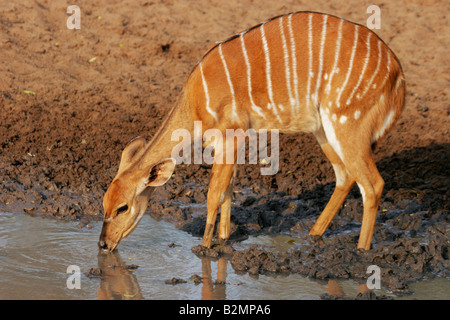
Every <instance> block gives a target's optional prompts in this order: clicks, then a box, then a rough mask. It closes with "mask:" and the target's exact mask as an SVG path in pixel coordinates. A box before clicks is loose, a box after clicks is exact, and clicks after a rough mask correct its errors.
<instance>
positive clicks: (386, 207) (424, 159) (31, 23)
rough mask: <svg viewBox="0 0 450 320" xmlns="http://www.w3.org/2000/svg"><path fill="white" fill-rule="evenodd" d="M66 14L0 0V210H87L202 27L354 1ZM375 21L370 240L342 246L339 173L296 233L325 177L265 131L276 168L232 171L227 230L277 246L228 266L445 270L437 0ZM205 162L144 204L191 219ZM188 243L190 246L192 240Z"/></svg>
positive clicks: (130, 6) (441, 11)
mask: <svg viewBox="0 0 450 320" xmlns="http://www.w3.org/2000/svg"><path fill="white" fill-rule="evenodd" d="M77 5H78V6H79V7H80V8H81V14H82V22H81V29H80V30H68V29H67V28H66V19H67V17H68V15H67V14H66V8H67V3H66V2H65V1H49V0H40V1H34V2H30V1H25V0H23V1H14V2H12V1H10V2H8V3H5V4H2V8H1V13H0V30H1V31H0V43H1V48H2V49H1V52H2V54H1V58H0V74H1V77H0V111H1V117H0V177H1V180H0V190H1V192H0V210H1V211H8V212H23V211H25V212H26V213H28V214H32V215H50V216H55V217H58V218H64V219H82V218H83V219H86V217H88V218H90V219H101V218H102V208H101V199H102V196H103V193H104V192H105V190H106V188H107V186H108V184H109V183H110V181H111V180H112V178H113V176H114V175H115V172H116V170H117V166H118V163H119V158H120V153H121V150H122V148H123V147H124V146H125V145H126V143H127V142H128V141H129V140H131V139H132V138H134V137H136V136H138V135H139V136H143V137H146V138H151V137H152V135H153V133H154V132H155V131H156V129H157V128H158V126H159V124H160V123H161V121H162V118H163V117H164V116H165V114H166V112H167V110H168V109H169V108H170V106H171V105H172V103H173V102H174V101H175V99H176V97H177V95H178V93H179V92H180V89H181V87H182V86H183V83H184V81H185V80H186V78H187V75H188V74H189V73H190V71H191V69H192V67H193V66H194V65H195V63H196V62H197V61H198V59H199V58H200V57H201V55H202V54H203V52H204V51H205V50H206V49H207V48H208V47H209V46H210V45H211V44H213V43H214V42H215V41H217V40H220V39H224V38H226V37H228V36H229V35H231V34H233V33H235V32H238V31H240V30H243V29H246V28H248V27H250V26H252V25H254V24H256V23H258V22H261V21H264V20H266V19H267V18H270V17H272V16H275V15H278V14H282V13H286V12H290V11H297V10H314V11H322V12H327V13H331V14H334V15H338V16H342V17H345V18H347V19H349V20H352V21H355V22H359V23H363V24H364V23H365V21H366V19H367V17H368V14H367V13H366V7H365V6H362V5H361V4H360V3H359V2H358V1H356V0H355V1H354V0H350V1H346V2H345V3H343V2H342V1H325V0H319V1H314V2H312V1H311V3H308V2H305V1H303V2H301V3H300V2H298V1H284V2H283V3H279V2H276V1H258V2H257V1H252V0H248V1H242V0H239V1H227V2H223V1H206V0H205V1H195V2H194V1H173V0H172V1H170V0H169V1H137V0H126V1H106V0H101V1H97V2H96V4H95V5H94V4H92V3H91V2H90V1H78V2H77ZM380 7H381V12H382V16H381V17H382V28H381V30H378V31H377V33H378V34H379V35H380V36H381V37H382V38H383V39H384V40H385V41H386V43H387V44H388V45H389V46H390V47H391V48H392V49H393V50H394V52H395V53H396V54H397V56H398V57H399V59H400V61H401V62H402V65H403V69H404V71H405V75H406V79H407V90H408V91H407V100H406V108H405V112H404V113H403V115H402V117H401V119H400V121H399V122H398V123H397V125H396V126H395V128H394V129H393V130H392V132H391V133H390V134H389V136H388V137H387V139H386V140H385V141H384V143H383V145H381V146H380V147H379V148H378V150H377V151H376V159H377V164H378V167H379V169H380V172H381V175H382V176H383V177H384V179H385V181H386V187H385V190H384V193H383V197H382V200H381V206H380V211H379V215H378V220H377V222H378V224H377V227H376V231H375V237H374V249H373V250H371V251H370V252H361V251H357V250H356V249H355V246H356V241H357V235H358V232H359V223H360V221H361V213H362V206H361V199H360V194H359V191H358V190H357V189H356V188H355V189H354V190H352V192H351V193H350V195H349V197H348V199H347V200H346V202H345V204H344V206H343V208H342V209H341V210H340V212H339V213H338V216H337V217H336V218H335V220H334V221H333V223H332V225H331V227H330V230H329V231H327V233H326V234H325V243H324V244H322V243H319V242H317V241H316V240H313V239H310V238H309V237H307V232H308V231H309V228H310V227H311V226H312V224H313V223H314V221H315V219H316V218H317V216H318V214H319V213H320V211H321V210H322V209H323V208H324V206H325V204H326V202H327V201H328V199H329V197H330V196H331V193H332V191H333V188H334V174H333V171H332V168H331V165H330V163H329V162H328V160H327V159H326V158H325V156H324V155H323V154H322V152H321V150H320V148H319V146H318V145H317V143H316V142H315V140H314V138H313V137H311V136H310V135H307V134H300V135H296V136H288V135H282V136H281V143H280V146H281V150H280V158H281V159H282V160H281V161H280V171H279V172H278V173H277V174H276V175H274V176H263V177H262V176H260V174H259V167H258V166H251V165H243V166H241V167H239V169H238V173H237V179H236V180H237V183H236V185H235V188H234V190H235V193H234V195H235V197H234V202H233V207H232V232H233V235H232V237H233V238H235V239H239V238H243V237H246V236H248V235H251V234H259V233H289V234H291V235H293V236H296V237H298V238H299V239H301V240H302V241H303V242H302V245H301V246H300V245H298V246H293V249H292V251H291V252H289V253H271V252H268V251H267V250H264V249H263V248H251V249H246V250H244V251H237V252H234V253H233V256H232V263H233V266H234V267H235V268H236V269H237V270H243V271H247V272H267V271H276V272H299V273H302V274H306V275H309V276H312V277H316V278H326V277H354V278H360V277H363V276H365V270H366V268H367V265H368V264H377V265H380V267H382V268H383V272H384V274H383V279H384V280H385V281H386V283H387V284H388V285H390V286H391V287H392V288H393V289H395V290H397V291H401V290H404V291H407V290H408V289H407V283H408V282H409V281H415V280H419V279H421V278H423V277H424V276H425V275H427V274H434V275H436V274H439V275H442V276H448V241H449V229H448V222H449V218H448V211H449V190H450V188H449V181H450V179H449V177H450V165H449V163H450V161H449V155H450V138H449V136H450V135H449V123H450V122H449V114H450V104H449V97H448V95H449V90H448V88H449V74H450V61H449V60H450V58H449V56H448V49H447V48H448V47H449V46H450V43H449V42H450V39H449V37H448V32H447V30H448V27H449V26H448V19H447V15H448V13H449V10H450V9H449V7H448V6H447V4H445V3H443V2H440V1H392V2H389V3H385V4H383V5H381V6H380ZM208 179H209V167H208V166H200V165H190V166H187V165H181V166H178V167H177V169H176V172H175V177H174V178H173V179H171V180H170V181H169V183H168V184H167V185H165V186H164V187H162V188H160V189H159V190H158V191H157V192H155V194H154V200H155V201H154V202H152V203H151V205H150V210H149V211H150V212H152V213H153V214H155V215H159V216H161V217H163V218H165V219H168V220H170V221H172V222H174V223H175V224H177V225H178V226H179V227H180V228H181V229H182V230H186V231H188V232H191V233H192V234H194V235H201V234H202V233H203V228H204V221H205V207H204V204H205V200H206V188H207V183H208ZM200 254H201V252H200Z"/></svg>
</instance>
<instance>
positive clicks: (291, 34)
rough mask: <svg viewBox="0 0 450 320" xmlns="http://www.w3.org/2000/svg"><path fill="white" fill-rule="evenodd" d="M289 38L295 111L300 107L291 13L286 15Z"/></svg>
mask: <svg viewBox="0 0 450 320" xmlns="http://www.w3.org/2000/svg"><path fill="white" fill-rule="evenodd" d="M288 27H289V38H290V40H291V56H292V73H293V75H294V91H295V103H296V112H298V111H299V110H298V109H299V108H300V101H299V94H298V74H297V52H296V48H295V39H294V32H293V31H292V14H290V15H289V17H288Z"/></svg>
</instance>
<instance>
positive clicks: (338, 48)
mask: <svg viewBox="0 0 450 320" xmlns="http://www.w3.org/2000/svg"><path fill="white" fill-rule="evenodd" d="M343 23H344V20H342V19H341V21H340V22H339V27H338V36H337V40H336V51H335V53H334V64H333V69H331V73H330V77H329V80H328V84H327V86H326V88H325V91H326V93H327V94H330V90H331V81H332V80H333V76H334V74H335V73H338V67H337V64H338V61H339V55H340V53H341V42H342V24H343Z"/></svg>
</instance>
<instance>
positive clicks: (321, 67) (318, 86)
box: [314, 15, 328, 105]
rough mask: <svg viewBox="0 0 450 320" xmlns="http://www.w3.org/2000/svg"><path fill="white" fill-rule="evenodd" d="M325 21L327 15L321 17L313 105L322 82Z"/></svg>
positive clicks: (316, 100)
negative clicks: (320, 34)
mask: <svg viewBox="0 0 450 320" xmlns="http://www.w3.org/2000/svg"><path fill="white" fill-rule="evenodd" d="M327 20H328V15H324V16H323V25H322V38H321V39H320V53H319V74H318V76H317V83H316V91H315V93H314V103H315V104H316V105H317V102H318V99H319V98H318V97H319V88H320V82H321V80H322V71H323V49H324V47H325V38H326V35H327Z"/></svg>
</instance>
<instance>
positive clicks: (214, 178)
mask: <svg viewBox="0 0 450 320" xmlns="http://www.w3.org/2000/svg"><path fill="white" fill-rule="evenodd" d="M233 169H234V164H218V163H215V164H214V165H213V167H212V173H211V181H210V183H209V189H208V198H207V217H206V227H205V233H204V235H203V242H202V246H204V247H207V248H209V247H211V241H212V237H213V232H214V225H215V224H216V218H217V213H218V211H219V206H220V205H221V203H222V202H223V201H224V199H225V198H227V201H226V202H225V203H224V205H223V206H222V208H223V209H224V207H230V206H231V195H228V196H225V194H226V193H227V189H229V188H228V186H229V185H230V182H231V178H232V176H233V171H234V170H233ZM230 189H231V187H230ZM227 212H228V213H227ZM222 214H224V216H225V217H222V219H221V228H220V229H221V230H220V236H221V237H222V236H226V235H227V234H228V236H229V210H228V209H226V210H224V212H222ZM225 220H227V224H222V221H225ZM226 225H228V231H227V228H226ZM222 226H223V227H224V228H222ZM222 229H223V233H222Z"/></svg>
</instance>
